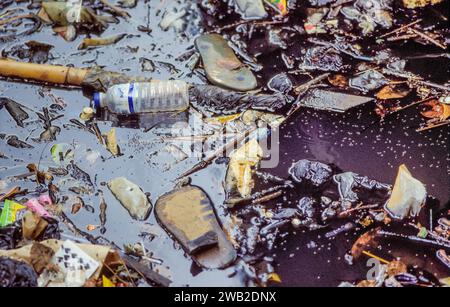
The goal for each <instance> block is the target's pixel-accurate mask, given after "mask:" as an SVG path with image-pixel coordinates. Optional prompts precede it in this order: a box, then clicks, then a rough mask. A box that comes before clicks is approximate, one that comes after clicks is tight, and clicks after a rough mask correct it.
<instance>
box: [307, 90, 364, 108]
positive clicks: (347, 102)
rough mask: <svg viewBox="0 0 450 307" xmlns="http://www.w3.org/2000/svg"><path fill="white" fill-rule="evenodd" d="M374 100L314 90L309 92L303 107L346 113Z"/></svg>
mask: <svg viewBox="0 0 450 307" xmlns="http://www.w3.org/2000/svg"><path fill="white" fill-rule="evenodd" d="M372 100H373V98H371V97H364V96H356V95H350V94H343V93H338V92H330V91H325V90H320V89H314V90H311V91H309V93H308V94H307V96H306V97H305V98H304V99H303V100H302V105H304V106H306V107H310V108H314V109H319V110H327V111H332V112H345V111H347V110H349V109H351V108H354V107H357V106H360V105H363V104H365V103H367V102H369V101H372Z"/></svg>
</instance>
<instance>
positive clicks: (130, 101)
mask: <svg viewBox="0 0 450 307" xmlns="http://www.w3.org/2000/svg"><path fill="white" fill-rule="evenodd" d="M133 94H134V82H131V83H130V87H129V89H128V108H129V109H130V114H134V103H133Z"/></svg>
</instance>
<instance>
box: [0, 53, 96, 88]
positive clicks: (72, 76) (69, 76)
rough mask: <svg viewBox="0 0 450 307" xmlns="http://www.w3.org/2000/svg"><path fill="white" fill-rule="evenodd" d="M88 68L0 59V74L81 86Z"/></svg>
mask: <svg viewBox="0 0 450 307" xmlns="http://www.w3.org/2000/svg"><path fill="white" fill-rule="evenodd" d="M88 72H89V70H88V69H81V68H73V67H66V66H56V65H45V64H34V63H23V62H17V61H14V60H9V59H0V76H2V77H13V78H19V79H31V80H36V81H42V82H49V83H55V84H65V85H75V86H81V84H82V83H83V80H84V78H85V77H86V75H87V73H88Z"/></svg>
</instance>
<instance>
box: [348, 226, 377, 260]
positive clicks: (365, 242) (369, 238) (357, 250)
mask: <svg viewBox="0 0 450 307" xmlns="http://www.w3.org/2000/svg"><path fill="white" fill-rule="evenodd" d="M378 230H380V228H375V229H372V230H370V231H368V232H366V233H364V234H363V235H362V236H360V237H359V238H358V240H356V242H355V243H354V244H353V246H352V249H351V254H352V256H353V258H354V259H357V258H359V256H361V254H362V252H363V251H364V250H365V249H366V248H367V247H371V246H374V245H376V244H377V242H376V240H375V239H376V236H377V232H378Z"/></svg>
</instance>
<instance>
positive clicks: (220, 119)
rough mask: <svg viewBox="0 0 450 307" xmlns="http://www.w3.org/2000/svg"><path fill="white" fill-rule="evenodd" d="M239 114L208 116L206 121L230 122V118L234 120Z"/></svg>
mask: <svg viewBox="0 0 450 307" xmlns="http://www.w3.org/2000/svg"><path fill="white" fill-rule="evenodd" d="M239 116H241V113H237V114H232V115H225V116H217V117H213V118H209V119H207V120H206V121H208V122H219V123H221V124H224V123H227V122H230V121H232V120H235V119H236V118H239Z"/></svg>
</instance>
